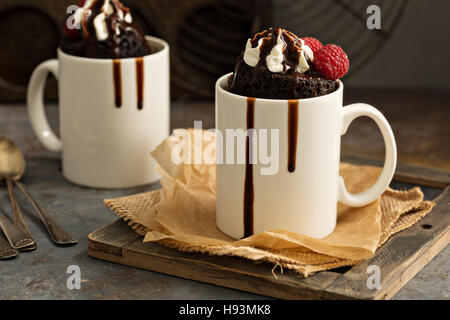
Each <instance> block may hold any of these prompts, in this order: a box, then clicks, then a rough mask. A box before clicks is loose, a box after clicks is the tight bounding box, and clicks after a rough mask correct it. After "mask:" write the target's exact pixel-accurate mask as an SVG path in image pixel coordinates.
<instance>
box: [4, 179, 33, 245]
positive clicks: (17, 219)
mask: <svg viewBox="0 0 450 320" xmlns="http://www.w3.org/2000/svg"><path fill="white" fill-rule="evenodd" d="M6 184H7V186H8V193H9V199H10V200H11V207H12V210H13V214H14V225H15V226H16V227H17V228H19V229H20V230H21V231H23V233H25V234H26V235H27V236H28V238H30V239H33V237H32V235H31V233H30V230H29V229H28V227H27V225H26V224H25V221H24V220H23V215H22V211H21V210H20V207H19V204H18V202H17V199H16V194H15V193H14V182H13V180H12V179H11V178H7V179H6ZM36 248H37V245H36V243H34V244H32V245H30V246H28V247H25V248H20V250H23V251H32V250H36Z"/></svg>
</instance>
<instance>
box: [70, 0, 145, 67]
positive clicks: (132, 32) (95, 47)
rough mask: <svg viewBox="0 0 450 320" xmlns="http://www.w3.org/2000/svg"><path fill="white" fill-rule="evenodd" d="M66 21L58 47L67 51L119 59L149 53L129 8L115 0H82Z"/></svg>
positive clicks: (85, 55)
mask: <svg viewBox="0 0 450 320" xmlns="http://www.w3.org/2000/svg"><path fill="white" fill-rule="evenodd" d="M70 20H71V21H70V26H69V20H68V21H67V22H66V24H65V25H64V31H65V32H64V36H63V38H62V40H61V49H62V50H63V51H64V52H66V53H68V54H71V55H75V56H80V57H85V58H97V59H120V58H136V57H142V56H146V55H148V54H150V53H151V48H150V47H149V45H148V44H147V42H146V41H145V37H144V34H143V32H142V29H141V28H140V26H139V25H138V24H137V23H136V22H135V21H133V16H132V15H131V13H130V9H128V8H127V7H125V6H124V5H123V4H122V3H121V2H120V1H118V0H83V1H82V2H81V3H80V5H79V8H78V9H77V10H76V11H75V13H74V14H73V16H71V18H70Z"/></svg>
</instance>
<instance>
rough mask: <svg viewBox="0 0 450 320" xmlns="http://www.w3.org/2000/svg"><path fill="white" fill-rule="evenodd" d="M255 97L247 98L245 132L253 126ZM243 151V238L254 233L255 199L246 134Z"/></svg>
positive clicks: (248, 138) (248, 142)
mask: <svg viewBox="0 0 450 320" xmlns="http://www.w3.org/2000/svg"><path fill="white" fill-rule="evenodd" d="M255 100H256V99H255V98H250V97H248V98H247V132H248V130H249V129H254V126H255ZM246 139H247V140H246V151H245V183H244V238H247V237H250V236H251V235H253V234H254V231H253V215H254V213H253V203H254V199H255V194H254V188H253V164H251V163H250V152H251V144H250V137H249V135H248V134H247V138H246Z"/></svg>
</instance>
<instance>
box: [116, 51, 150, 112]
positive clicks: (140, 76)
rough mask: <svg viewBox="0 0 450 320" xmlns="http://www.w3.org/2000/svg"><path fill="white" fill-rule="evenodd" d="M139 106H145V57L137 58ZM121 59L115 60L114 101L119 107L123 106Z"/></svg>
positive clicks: (140, 108)
mask: <svg viewBox="0 0 450 320" xmlns="http://www.w3.org/2000/svg"><path fill="white" fill-rule="evenodd" d="M135 61H136V88H137V92H136V95H137V108H138V109H139V110H142V109H143V108H144V80H145V76H144V58H143V57H140V58H136V60H135ZM121 65H122V63H121V60H120V59H114V60H113V82H114V102H115V104H116V107H117V108H120V107H122V70H121V69H122V68H121Z"/></svg>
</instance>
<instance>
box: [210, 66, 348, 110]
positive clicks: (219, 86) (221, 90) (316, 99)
mask: <svg viewBox="0 0 450 320" xmlns="http://www.w3.org/2000/svg"><path fill="white" fill-rule="evenodd" d="M232 74H233V72H230V73H227V74H225V75H223V76H221V77H220V78H219V79H218V80H217V82H216V89H217V90H218V91H219V93H221V94H225V95H230V96H234V97H236V98H239V99H247V98H249V97H247V96H242V95H239V94H235V93H232V92H230V91H228V90H226V89H225V88H223V86H222V83H223V82H224V80H228V78H229V77H230V76H231V75H232ZM336 81H337V83H338V84H339V88H338V89H337V90H335V91H333V92H331V93H328V94H324V95H321V96H317V97H312V98H300V99H265V98H255V100H256V101H266V102H271V103H280V102H283V103H285V102H286V101H308V102H313V101H314V102H319V100H323V99H327V98H329V97H332V96H333V95H338V94H340V93H341V92H342V91H343V90H344V84H343V83H342V81H341V80H336ZM252 98H253V97H252Z"/></svg>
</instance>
